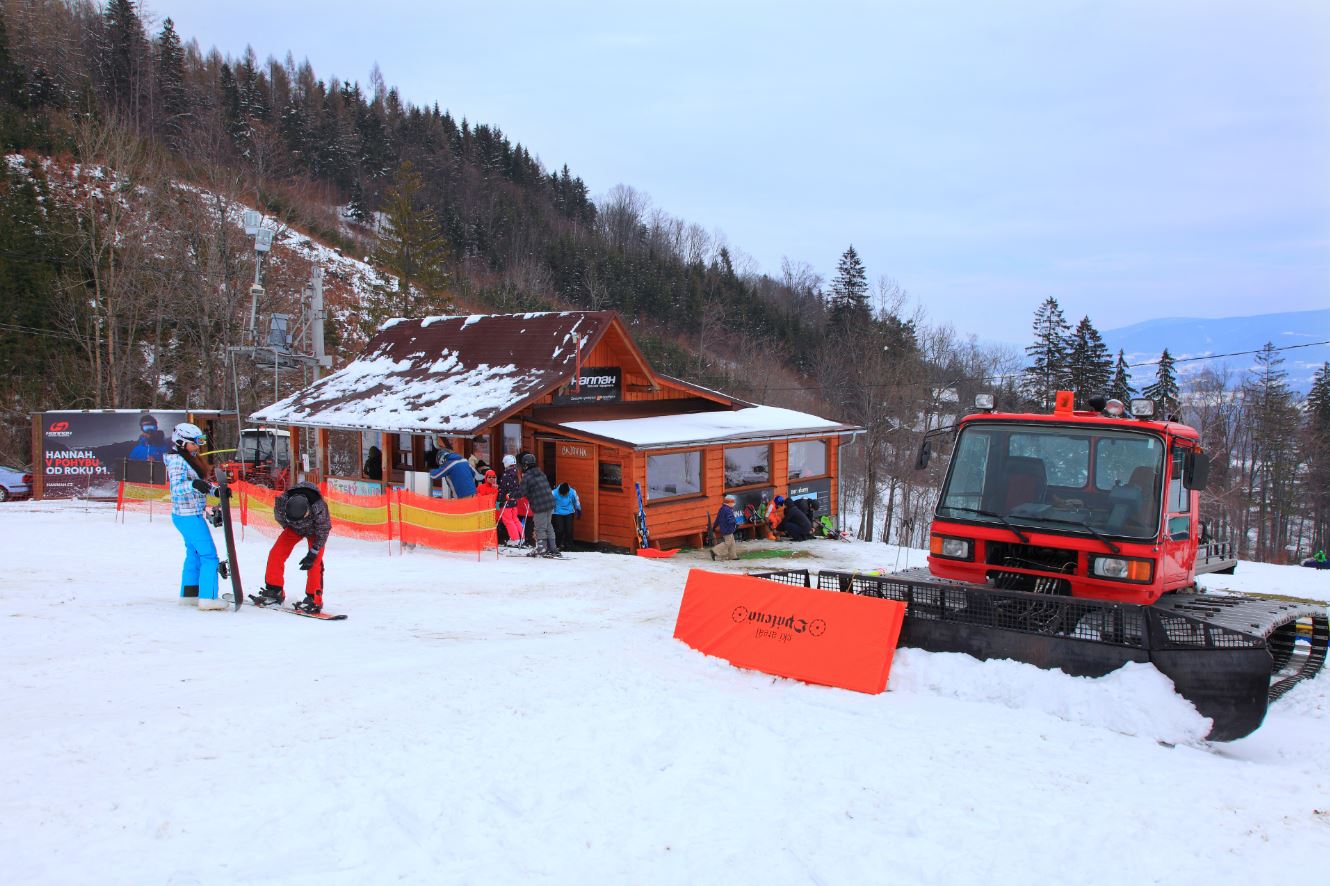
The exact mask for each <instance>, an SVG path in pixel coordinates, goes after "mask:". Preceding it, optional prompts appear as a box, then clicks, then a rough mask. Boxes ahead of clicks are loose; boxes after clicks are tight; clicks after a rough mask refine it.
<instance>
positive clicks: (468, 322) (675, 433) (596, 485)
mask: <svg viewBox="0 0 1330 886" xmlns="http://www.w3.org/2000/svg"><path fill="white" fill-rule="evenodd" d="M250 418H251V420H252V421H256V422H261V423H263V424H266V425H269V426H272V425H285V426H287V427H289V428H290V431H291V434H292V441H293V443H292V445H293V450H294V451H297V452H303V453H304V459H303V462H304V466H305V471H306V474H307V476H309V477H311V478H312V479H316V480H327V481H328V482H329V483H330V484H332V485H333V486H335V487H337V488H340V489H343V490H344V491H350V492H377V491H379V490H380V489H381V488H382V486H381V484H382V483H387V484H389V485H392V486H403V485H405V486H412V487H417V488H418V486H419V484H420V483H421V481H422V479H424V478H425V476H426V475H425V474H423V473H422V472H424V471H426V470H427V469H428V468H429V467H430V466H432V464H433V462H434V459H435V452H436V447H438V446H441V445H447V446H449V447H450V448H452V449H453V451H455V452H457V453H459V454H460V455H463V456H470V455H472V454H473V453H474V454H476V455H478V457H479V458H480V459H481V460H483V461H485V462H486V463H488V464H489V465H491V466H493V467H494V469H495V470H496V471H498V472H500V473H501V472H502V459H503V456H504V455H506V454H507V455H514V456H515V455H517V454H518V453H520V452H531V453H533V454H535V456H536V459H537V462H538V464H539V465H540V467H541V469H542V470H543V471H544V472H545V473H546V474H547V475H548V476H549V478H550V481H551V484H552V485H557V484H559V483H562V482H566V483H568V484H569V485H571V486H572V487H573V488H574V489H576V490H577V492H578V496H579V498H580V499H581V503H582V517H581V518H580V519H578V520H577V521H576V522H575V530H574V535H575V538H576V539H577V540H578V541H579V542H583V543H587V544H593V545H609V546H614V547H620V548H631V547H634V546H635V542H636V537H637V536H636V516H637V511H638V490H639V489H640V490H641V498H642V502H643V510H644V512H645V514H646V521H647V526H648V528H649V530H650V534H651V539H652V543H653V544H654V545H658V546H659V545H666V544H674V543H688V544H694V545H696V544H698V543H700V540H701V535H702V532H703V530H704V528H705V526H706V522H707V518H708V515H714V514H715V513H716V511H717V509H718V508H719V506H720V504H721V499H722V497H723V496H724V495H725V494H726V493H734V494H735V495H736V496H738V497H739V499H740V508H741V509H742V507H743V505H744V504H747V503H750V502H751V503H753V504H757V503H758V502H760V501H762V500H763V499H764V498H770V497H772V496H774V495H777V494H781V495H786V496H792V497H796V498H804V497H816V498H817V500H818V505H819V511H818V513H819V515H820V514H832V515H835V514H836V513H837V511H838V508H839V491H838V488H837V475H838V466H839V455H840V445H841V442H842V440H843V439H844V438H845V437H847V436H849V435H852V434H854V433H857V432H858V430H859V429H858V428H855V427H853V426H849V425H844V424H840V423H837V422H833V421H829V420H827V419H823V418H819V417H817V416H815V415H809V414H807V413H802V412H795V411H792V410H788V409H779V408H776V407H770V406H758V405H755V404H752V403H746V402H744V401H741V400H737V399H735V398H734V397H730V396H728V395H726V394H723V393H720V392H718V391H713V390H708V389H706V388H701V387H698V386H696V385H692V384H689V383H687V382H685V381H682V380H680V379H677V378H672V377H670V376H666V375H663V374H661V373H659V372H656V371H655V370H654V369H652V367H651V366H650V365H649V364H648V362H647V360H646V359H645V358H644V357H643V355H642V352H641V351H640V350H639V349H638V348H637V346H636V344H634V342H633V340H632V338H631V336H629V334H628V331H627V329H626V327H625V326H624V323H623V321H622V319H621V318H620V317H619V316H618V314H617V313H615V312H612V311H586V312H581V311H578V312H563V313H535V314H498V315H473V316H469V317H465V316H462V317H431V318H426V319H421V320H396V321H390V322H389V323H387V324H385V325H384V326H383V327H382V328H381V329H380V330H379V332H378V333H377V334H376V335H375V336H374V338H373V339H372V340H371V341H370V342H369V344H368V345H366V347H365V350H364V352H363V353H362V354H361V355H360V356H359V357H357V358H356V359H355V360H354V361H352V362H351V363H349V364H348V365H347V366H345V367H343V368H342V369H340V370H338V371H337V372H334V373H332V374H331V375H329V376H327V377H325V378H323V379H320V380H319V381H317V382H315V383H314V384H312V385H310V386H309V387H307V388H305V389H303V390H301V391H298V392H296V393H295V394H293V395H291V396H290V397H287V398H286V399H284V400H282V401H280V402H278V403H275V404H273V405H271V406H268V407H267V408H265V409H262V410H259V411H258V412H256V413H255V414H254V415H252V416H251V417H250ZM371 447H374V448H376V449H377V450H378V453H379V457H380V464H381V471H382V476H381V477H380V478H374V477H373V476H372V474H373V473H374V471H373V466H372V465H367V461H370V460H371V455H372V453H371ZM434 485H435V487H436V492H435V494H439V492H440V490H438V488H437V487H438V482H437V481H435V484H434Z"/></svg>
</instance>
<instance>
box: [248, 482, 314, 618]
mask: <svg viewBox="0 0 1330 886" xmlns="http://www.w3.org/2000/svg"><path fill="white" fill-rule="evenodd" d="M272 515H273V518H274V519H276V520H277V522H278V524H279V525H281V527H282V534H281V535H279V536H277V541H275V542H273V546H272V550H270V551H269V552H268V571H267V573H266V574H265V575H264V580H265V582H266V583H265V584H264V586H263V590H262V591H261V592H260V593H259V595H258V596H254V595H253V594H251V595H250V599H251V600H253V601H254V605H255V606H280V605H281V603H282V601H284V600H285V599H286V592H285V591H284V590H283V585H284V581H283V580H284V578H285V571H286V558H287V557H289V556H290V555H291V549H292V548H294V547H295V545H296V542H298V541H300V539H302V538H303V539H305V542H306V543H307V544H308V545H309V551H308V552H307V553H306V554H305V556H304V557H302V558H301V560H300V568H301V569H304V570H306V571H307V572H308V573H309V575H308V576H307V577H306V578H305V599H303V600H301V601H300V602H299V603H296V604H294V607H295V608H296V609H299V610H301V611H302V612H308V613H311V614H314V615H317V614H318V613H320V612H322V611H323V551H324V546H325V545H326V544H327V543H328V535H329V533H331V532H332V515H331V514H329V513H328V504H327V502H325V501H324V500H323V496H322V495H320V494H319V488H318V487H317V486H315V485H314V484H313V483H308V482H305V481H301V482H299V483H297V484H296V485H295V486H292V487H291V488H290V489H288V490H286V491H285V492H283V493H282V494H281V495H279V496H277V501H276V502H274V503H273V508H272Z"/></svg>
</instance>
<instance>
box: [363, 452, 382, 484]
mask: <svg viewBox="0 0 1330 886" xmlns="http://www.w3.org/2000/svg"><path fill="white" fill-rule="evenodd" d="M365 476H366V477H368V478H369V479H371V480H382V479H383V453H382V452H379V447H377V446H371V447H370V448H369V452H367V453H365Z"/></svg>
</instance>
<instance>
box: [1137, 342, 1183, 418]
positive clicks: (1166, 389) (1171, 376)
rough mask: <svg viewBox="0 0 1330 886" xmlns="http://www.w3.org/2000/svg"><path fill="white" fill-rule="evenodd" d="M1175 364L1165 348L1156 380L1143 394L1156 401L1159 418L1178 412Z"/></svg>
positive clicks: (1156, 371)
mask: <svg viewBox="0 0 1330 886" xmlns="http://www.w3.org/2000/svg"><path fill="white" fill-rule="evenodd" d="M1173 364H1174V360H1173V355H1172V354H1170V353H1169V352H1168V348H1164V353H1163V354H1161V355H1160V356H1159V364H1158V365H1157V366H1156V367H1155V380H1154V381H1153V382H1151V383H1150V384H1148V385H1146V387H1145V390H1144V391H1142V392H1141V394H1142V395H1143V396H1146V397H1149V398H1150V399H1151V400H1153V401H1155V405H1156V406H1157V407H1158V408H1159V412H1158V413H1157V417H1158V418H1161V419H1162V418H1167V417H1168V416H1170V415H1173V414H1176V413H1177V411H1178V405H1179V400H1178V394H1179V389H1178V374H1177V372H1176V370H1175V369H1174V365H1173Z"/></svg>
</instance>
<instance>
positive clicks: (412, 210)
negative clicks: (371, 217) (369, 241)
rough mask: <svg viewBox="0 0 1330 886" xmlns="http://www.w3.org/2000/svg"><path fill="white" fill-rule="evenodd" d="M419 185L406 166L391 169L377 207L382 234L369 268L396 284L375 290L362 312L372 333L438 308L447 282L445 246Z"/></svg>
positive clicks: (412, 169) (408, 164)
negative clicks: (390, 322) (390, 180)
mask: <svg viewBox="0 0 1330 886" xmlns="http://www.w3.org/2000/svg"><path fill="white" fill-rule="evenodd" d="M423 190H424V181H423V179H422V178H421V175H420V173H419V172H417V171H416V169H415V167H414V166H413V165H412V164H411V162H410V161H407V162H405V163H403V164H402V165H401V166H400V167H398V169H397V174H396V176H395V177H394V180H393V186H392V188H391V189H390V190H389V191H388V193H387V195H386V197H385V199H384V201H383V213H384V230H382V231H381V232H380V237H379V245H378V247H377V248H376V249H375V250H374V253H373V255H372V256H370V261H371V263H372V264H373V265H374V266H375V267H376V268H378V269H379V270H381V271H383V272H384V273H387V274H391V275H393V276H394V277H396V278H397V284H396V286H395V287H393V288H391V289H387V288H384V289H380V290H379V291H378V292H376V293H375V298H374V299H372V300H371V301H372V303H371V304H370V306H369V307H368V309H367V311H366V319H367V320H368V321H369V322H368V323H367V326H368V327H369V329H367V331H370V330H372V329H375V328H377V327H378V326H379V324H381V323H382V322H383V321H384V320H386V319H388V318H389V317H418V316H424V315H427V314H429V313H432V312H433V311H435V310H436V309H438V308H439V307H440V306H441V305H443V304H444V302H445V299H444V293H443V287H444V284H445V283H446V281H447V279H448V275H447V271H446V268H445V264H446V262H447V258H448V252H449V250H448V241H447V239H446V238H445V237H444V236H443V231H442V230H441V228H440V227H439V222H438V220H437V219H436V218H435V216H434V213H433V211H432V210H431V209H430V208H429V206H428V205H427V204H426V201H425V195H424V193H423Z"/></svg>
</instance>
